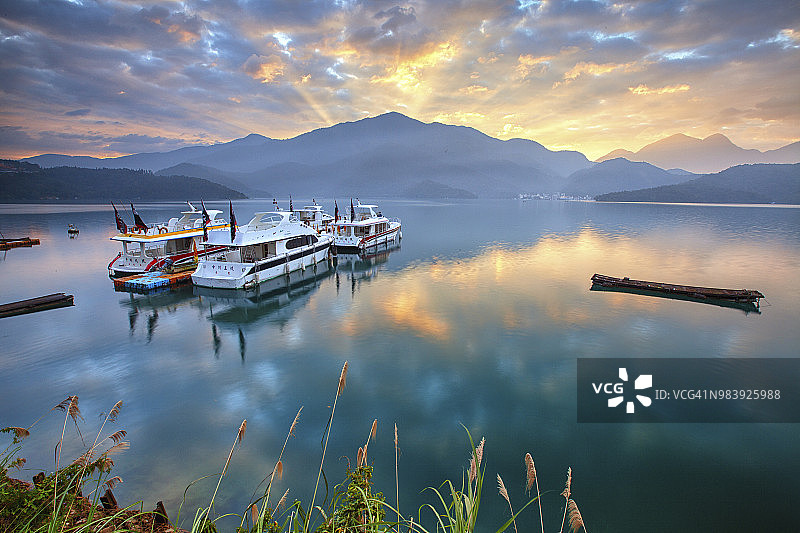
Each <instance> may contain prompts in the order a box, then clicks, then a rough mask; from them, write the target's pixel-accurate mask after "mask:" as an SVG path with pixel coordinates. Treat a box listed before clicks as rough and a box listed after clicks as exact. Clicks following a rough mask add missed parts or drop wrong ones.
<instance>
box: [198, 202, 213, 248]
mask: <svg viewBox="0 0 800 533" xmlns="http://www.w3.org/2000/svg"><path fill="white" fill-rule="evenodd" d="M200 205H202V206H203V240H204V241H207V240H208V223H209V222H211V217H210V216H208V211H206V204H204V203H203V200H200Z"/></svg>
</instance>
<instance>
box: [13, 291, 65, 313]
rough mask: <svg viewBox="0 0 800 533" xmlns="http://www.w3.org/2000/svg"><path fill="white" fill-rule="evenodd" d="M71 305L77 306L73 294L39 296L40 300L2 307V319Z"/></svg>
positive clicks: (61, 293)
mask: <svg viewBox="0 0 800 533" xmlns="http://www.w3.org/2000/svg"><path fill="white" fill-rule="evenodd" d="M71 305H75V302H74V298H73V296H72V295H71V294H64V293H63V292H59V293H56V294H48V295H47V296H39V297H38V298H30V299H28V300H21V301H19V302H13V303H9V304H3V305H0V318H6V317H9V316H15V315H24V314H25V313H35V312H37V311H44V310H46V309H56V308H58V307H69V306H71Z"/></svg>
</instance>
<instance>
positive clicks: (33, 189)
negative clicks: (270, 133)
mask: <svg viewBox="0 0 800 533" xmlns="http://www.w3.org/2000/svg"><path fill="white" fill-rule="evenodd" d="M32 166H33V165H32ZM187 198H203V199H205V200H227V199H233V200H235V199H241V198H247V197H246V196H245V195H244V194H242V193H240V192H238V191H235V190H232V189H229V188H227V187H224V186H222V185H220V184H218V183H212V182H210V181H207V180H204V179H200V178H193V177H187V176H156V175H154V174H153V173H152V172H150V171H145V170H129V169H94V168H91V169H89V168H77V167H53V168H39V167H38V166H35V168H30V167H26V168H24V169H21V170H12V171H3V172H0V203H65V202H69V203H73V202H74V203H102V202H111V201H117V202H125V201H137V202H139V201H185V200H186V199H187Z"/></svg>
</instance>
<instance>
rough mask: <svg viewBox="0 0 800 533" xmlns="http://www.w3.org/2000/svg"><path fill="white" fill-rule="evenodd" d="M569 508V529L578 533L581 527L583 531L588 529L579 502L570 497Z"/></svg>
mask: <svg viewBox="0 0 800 533" xmlns="http://www.w3.org/2000/svg"><path fill="white" fill-rule="evenodd" d="M567 509H568V510H569V529H570V531H572V532H573V533H577V532H578V531H579V530H580V529H581V528H583V531H584V532H585V531H586V526H584V525H583V516H581V512H580V511H579V510H578V504H576V503H575V501H574V500H572V499H570V500H569V502H568V503H567Z"/></svg>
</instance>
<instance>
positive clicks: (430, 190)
mask: <svg viewBox="0 0 800 533" xmlns="http://www.w3.org/2000/svg"><path fill="white" fill-rule="evenodd" d="M403 197H405V198H442V199H445V198H462V199H463V198H466V199H471V198H477V196H476V195H475V194H473V193H471V192H469V191H465V190H464V189H456V188H454V187H448V186H447V185H442V184H441V183H437V182H435V181H431V180H425V181H421V182H419V183H417V184H415V185H412V186H410V187H408V188H406V190H405V191H403Z"/></svg>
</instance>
